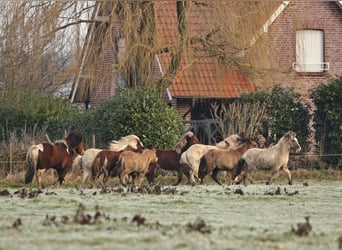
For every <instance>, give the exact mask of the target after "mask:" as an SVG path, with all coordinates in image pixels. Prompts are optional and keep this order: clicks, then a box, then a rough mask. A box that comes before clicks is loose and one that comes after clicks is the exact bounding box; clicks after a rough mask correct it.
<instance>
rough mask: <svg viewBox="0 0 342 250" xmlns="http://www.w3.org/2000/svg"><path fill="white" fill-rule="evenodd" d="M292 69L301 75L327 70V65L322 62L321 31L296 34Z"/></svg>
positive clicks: (322, 41)
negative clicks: (294, 57)
mask: <svg viewBox="0 0 342 250" xmlns="http://www.w3.org/2000/svg"><path fill="white" fill-rule="evenodd" d="M293 69H294V70H296V71H297V72H301V73H320V72H323V71H326V70H328V69H329V63H326V62H324V32H323V31H322V30H298V31H297V32H296V62H295V63H293Z"/></svg>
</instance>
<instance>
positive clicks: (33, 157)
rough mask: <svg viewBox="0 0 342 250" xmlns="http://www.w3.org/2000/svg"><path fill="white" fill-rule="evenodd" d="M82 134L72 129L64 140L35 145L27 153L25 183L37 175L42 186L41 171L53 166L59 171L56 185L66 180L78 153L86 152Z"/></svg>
mask: <svg viewBox="0 0 342 250" xmlns="http://www.w3.org/2000/svg"><path fill="white" fill-rule="evenodd" d="M82 138H83V136H82V134H81V133H80V132H78V131H72V132H70V133H69V134H68V136H67V137H66V138H65V139H64V140H60V141H57V142H55V143H54V144H51V143H41V144H38V145H33V146H31V147H30V148H29V150H28V152H27V153H26V165H27V166H28V170H27V172H26V175H25V184H28V183H31V182H32V179H33V176H34V175H36V180H37V185H38V187H39V188H42V180H41V175H42V173H41V171H38V170H44V171H45V170H47V169H49V168H53V169H55V170H56V171H57V174H58V181H57V182H56V183H55V187H56V188H58V187H59V186H60V185H61V184H62V183H63V181H64V177H65V175H66V174H67V173H68V172H69V171H70V170H71V169H72V164H73V160H74V158H75V157H76V156H77V154H83V153H84V146H83V142H82Z"/></svg>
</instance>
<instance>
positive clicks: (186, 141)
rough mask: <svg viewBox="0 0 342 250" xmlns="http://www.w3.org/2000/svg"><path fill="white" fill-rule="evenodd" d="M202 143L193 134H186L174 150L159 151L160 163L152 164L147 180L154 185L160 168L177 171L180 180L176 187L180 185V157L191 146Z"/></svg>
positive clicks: (181, 173) (181, 175) (181, 174)
mask: <svg viewBox="0 0 342 250" xmlns="http://www.w3.org/2000/svg"><path fill="white" fill-rule="evenodd" d="M198 143H200V141H199V139H198V138H197V137H196V136H195V135H194V133H193V132H191V131H189V132H186V133H185V134H184V135H183V136H182V137H181V139H180V140H179V141H178V142H177V144H176V145H175V146H174V147H173V149H157V157H158V162H157V163H156V164H155V163H153V164H151V165H150V167H149V171H148V173H147V176H146V177H147V180H148V182H149V183H150V184H152V183H153V181H154V177H155V174H156V171H157V169H158V168H161V169H164V170H168V171H177V173H178V179H177V182H176V183H175V184H174V185H178V184H179V183H180V182H181V181H182V177H183V172H182V169H181V166H180V163H179V161H180V156H181V154H182V153H183V152H184V151H186V150H187V149H188V148H189V147H190V146H192V145H194V144H198Z"/></svg>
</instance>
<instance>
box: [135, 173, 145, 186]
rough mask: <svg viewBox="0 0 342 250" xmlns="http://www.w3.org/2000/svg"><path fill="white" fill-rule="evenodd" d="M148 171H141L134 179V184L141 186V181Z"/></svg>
mask: <svg viewBox="0 0 342 250" xmlns="http://www.w3.org/2000/svg"><path fill="white" fill-rule="evenodd" d="M145 175H146V173H145V172H140V173H139V174H138V176H137V177H136V178H135V180H134V184H135V186H136V187H140V186H141V183H142V182H143V179H144V177H145Z"/></svg>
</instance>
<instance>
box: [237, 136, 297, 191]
mask: <svg viewBox="0 0 342 250" xmlns="http://www.w3.org/2000/svg"><path fill="white" fill-rule="evenodd" d="M291 150H294V151H295V152H296V153H298V152H300V150H301V146H300V145H299V142H298V140H297V138H296V133H294V132H292V131H289V132H287V133H285V135H284V136H283V137H281V138H280V140H279V142H278V143H277V144H276V145H274V146H272V147H270V148H252V149H249V150H247V151H246V152H245V153H244V154H243V155H242V156H241V159H240V160H239V162H238V165H237V168H236V173H235V176H232V178H233V179H234V183H237V182H239V181H240V178H242V182H243V184H244V185H246V178H247V176H248V175H249V173H250V172H251V171H253V170H256V169H266V170H269V169H272V174H271V176H270V178H269V179H268V181H267V182H266V184H267V185H268V184H271V183H272V182H273V181H274V180H275V178H276V177H277V176H278V174H279V170H281V169H282V170H283V171H284V172H285V173H286V174H287V178H288V181H289V185H292V177H291V172H290V170H289V169H288V168H287V163H288V161H289V155H290V151H291Z"/></svg>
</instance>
